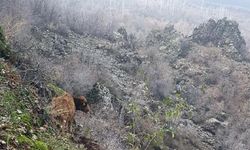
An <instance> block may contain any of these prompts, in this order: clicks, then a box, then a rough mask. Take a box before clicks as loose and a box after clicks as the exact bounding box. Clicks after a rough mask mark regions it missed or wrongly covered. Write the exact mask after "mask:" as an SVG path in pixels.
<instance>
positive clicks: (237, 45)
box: [191, 18, 246, 60]
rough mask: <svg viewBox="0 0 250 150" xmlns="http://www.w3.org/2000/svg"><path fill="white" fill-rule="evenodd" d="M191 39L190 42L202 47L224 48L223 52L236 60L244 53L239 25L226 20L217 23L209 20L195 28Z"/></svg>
mask: <svg viewBox="0 0 250 150" xmlns="http://www.w3.org/2000/svg"><path fill="white" fill-rule="evenodd" d="M191 37H192V41H194V42H196V43H198V44H201V45H204V46H215V47H224V51H226V53H229V55H230V56H231V57H232V58H234V59H236V60H240V59H242V57H243V56H241V55H243V53H244V52H245V51H246V42H245V40H244V38H243V37H242V36H241V32H240V30H239V24H238V23H237V22H236V21H231V20H227V19H226V18H223V19H220V20H218V21H215V20H213V19H210V20H209V21H208V22H207V23H204V24H202V25H200V26H199V27H197V28H195V29H194V31H193V34H192V36H191Z"/></svg>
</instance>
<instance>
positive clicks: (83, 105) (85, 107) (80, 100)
mask: <svg viewBox="0 0 250 150" xmlns="http://www.w3.org/2000/svg"><path fill="white" fill-rule="evenodd" d="M74 101H75V106H76V110H81V111H83V112H85V113H88V112H90V107H89V104H88V102H87V99H86V98H85V97H84V96H80V97H74Z"/></svg>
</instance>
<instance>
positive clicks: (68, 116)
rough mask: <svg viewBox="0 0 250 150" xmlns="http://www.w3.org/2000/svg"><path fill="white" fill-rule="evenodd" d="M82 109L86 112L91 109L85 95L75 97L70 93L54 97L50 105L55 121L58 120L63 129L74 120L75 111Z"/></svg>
mask: <svg viewBox="0 0 250 150" xmlns="http://www.w3.org/2000/svg"><path fill="white" fill-rule="evenodd" d="M76 110H81V111H83V112H85V113H88V112H89V111H90V107H89V105H88V103H87V100H86V98H85V97H83V96H80V97H79V98H73V97H72V96H71V95H70V94H69V93H66V92H65V93H64V94H63V95H62V96H58V97H54V98H53V99H52V102H51V104H50V106H49V114H50V116H51V118H52V120H53V121H56V120H58V121H59V124H60V127H61V128H62V131H63V132H64V131H65V129H69V130H70V131H71V125H72V122H73V121H74V116H75V111H76Z"/></svg>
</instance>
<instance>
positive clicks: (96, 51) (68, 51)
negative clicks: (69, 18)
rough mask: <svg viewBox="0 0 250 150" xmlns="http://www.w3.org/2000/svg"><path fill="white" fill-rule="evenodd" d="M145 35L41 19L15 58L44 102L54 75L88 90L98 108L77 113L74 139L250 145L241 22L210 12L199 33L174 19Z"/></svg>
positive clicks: (69, 86) (184, 148) (223, 147)
mask: <svg viewBox="0 0 250 150" xmlns="http://www.w3.org/2000/svg"><path fill="white" fill-rule="evenodd" d="M145 39H146V40H145V41H140V40H136V38H135V37H133V36H132V35H130V34H128V33H127V31H126V29H125V28H120V29H119V30H118V31H117V32H114V33H113V35H112V36H111V37H109V38H100V37H96V36H92V35H84V34H76V33H75V32H73V31H71V30H67V32H61V31H58V30H53V29H52V28H50V27H49V26H48V27H46V26H33V27H32V29H31V31H30V33H28V34H27V35H26V36H25V38H23V39H22V41H16V42H15V43H14V44H13V52H14V53H15V54H16V55H17V56H18V58H17V60H16V61H15V63H14V65H15V67H16V69H17V71H18V72H19V73H20V74H21V77H22V80H23V81H25V83H27V84H29V85H32V86H34V88H36V89H37V93H38V96H39V97H40V99H39V103H40V104H41V107H42V108H43V107H44V106H45V105H46V104H47V103H48V102H49V101H50V100H51V99H50V98H51V96H52V95H53V94H52V93H51V91H50V90H49V89H48V87H47V85H48V83H51V82H52V83H55V84H57V85H58V86H59V87H60V88H63V89H64V90H66V91H68V92H70V93H71V94H73V95H85V96H86V97H87V99H88V101H89V103H91V108H92V112H91V113H90V114H88V115H86V114H83V113H82V112H77V113H76V116H75V120H76V128H75V130H76V132H75V133H74V134H73V139H74V141H77V140H79V138H80V137H87V138H91V139H94V140H96V142H97V143H99V144H100V145H101V146H102V147H103V148H104V149H108V150H126V149H148V150H149V149H150V150H151V149H152V150H159V149H163V150H164V149H178V150H193V149H200V150H204V149H205V150H228V149H232V150H235V149H237V150H238V149H239V150H248V149H249V148H250V143H249V138H250V136H249V135H250V133H249V129H248V126H249V123H250V120H249V119H248V118H249V113H250V110H249V108H250V107H249V98H250V97H249V94H248V92H249V90H250V86H249V85H248V80H249V79H250V74H249V73H250V72H249V70H250V64H249V62H248V58H247V57H246V54H247V52H246V49H245V46H246V43H245V41H244V39H243V38H242V36H241V33H240V31H239V29H238V24H237V23H236V22H234V21H230V20H227V19H221V20H218V21H215V20H209V21H208V22H207V23H204V24H202V25H200V26H199V27H197V28H196V29H195V30H194V31H193V34H192V35H191V36H190V37H185V36H183V35H182V34H181V33H178V32H177V31H176V30H175V29H174V27H173V26H168V27H166V28H165V29H163V30H154V31H152V32H151V33H150V34H149V35H147V37H146V38H145ZM30 105H31V104H30ZM29 107H30V106H29ZM31 107H32V105H31ZM42 108H41V109H42ZM17 113H18V112H17ZM0 137H1V135H0ZM38 139H39V138H38ZM33 142H35V141H33V140H32V143H33Z"/></svg>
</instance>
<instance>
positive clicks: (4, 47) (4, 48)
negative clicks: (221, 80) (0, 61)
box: [0, 26, 10, 58]
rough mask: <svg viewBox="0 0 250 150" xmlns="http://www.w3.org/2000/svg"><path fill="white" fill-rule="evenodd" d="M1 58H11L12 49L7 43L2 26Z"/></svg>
mask: <svg viewBox="0 0 250 150" xmlns="http://www.w3.org/2000/svg"><path fill="white" fill-rule="evenodd" d="M0 57H3V58H9V57H10V48H9V45H8V44H7V43H6V39H5V36H4V32H3V29H2V27H1V26H0Z"/></svg>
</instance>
